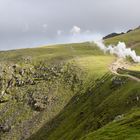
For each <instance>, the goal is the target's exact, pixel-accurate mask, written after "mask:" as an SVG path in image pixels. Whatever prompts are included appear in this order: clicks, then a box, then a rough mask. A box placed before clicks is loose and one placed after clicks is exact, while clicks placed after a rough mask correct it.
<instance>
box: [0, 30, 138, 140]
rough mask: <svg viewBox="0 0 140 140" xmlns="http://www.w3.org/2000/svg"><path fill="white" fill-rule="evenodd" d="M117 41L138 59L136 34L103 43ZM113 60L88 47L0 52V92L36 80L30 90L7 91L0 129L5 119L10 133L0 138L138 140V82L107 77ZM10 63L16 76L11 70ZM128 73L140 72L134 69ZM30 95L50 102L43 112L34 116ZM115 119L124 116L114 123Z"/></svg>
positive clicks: (26, 86)
mask: <svg viewBox="0 0 140 140" xmlns="http://www.w3.org/2000/svg"><path fill="white" fill-rule="evenodd" d="M118 41H124V42H125V43H126V44H127V46H128V47H129V46H130V47H133V49H135V50H136V51H137V53H138V54H140V47H139V43H140V30H135V31H132V32H130V33H128V34H124V35H121V36H117V37H113V38H110V39H108V40H105V43H106V44H116V43H117V42H118ZM115 59H116V57H115V56H112V55H109V54H104V53H103V52H102V51H101V50H100V49H99V48H98V47H97V46H96V45H95V44H93V43H89V42H85V43H74V44H60V45H52V46H43V47H39V48H31V49H20V50H12V51H5V52H4V51H3V52H0V67H1V68H0V69H2V70H1V73H3V72H2V71H3V69H4V70H5V71H6V72H5V74H3V75H2V79H1V80H0V81H1V82H2V83H3V85H4V86H3V85H1V84H0V86H1V89H0V93H2V91H3V88H5V87H6V85H7V84H6V83H7V82H8V81H9V80H10V79H11V77H12V78H13V79H14V80H15V79H16V78H15V77H17V78H18V79H20V80H23V81H27V80H28V79H30V80H34V81H35V84H33V85H31V84H29V83H28V82H27V83H26V84H24V85H23V86H13V87H11V88H9V89H8V92H7V93H6V98H7V99H8V102H5V103H2V104H0V124H3V123H4V124H5V123H6V122H7V121H8V120H10V121H11V122H9V121H8V122H7V123H8V124H10V125H11V130H10V132H7V133H1V132H0V138H1V139H3V140H7V139H11V140H16V139H22V138H23V139H27V138H29V139H30V140H46V139H47V140H78V139H81V140H84V139H85V140H92V139H95V140H96V139H97V140H98V139H99V140H100V139H101V140H102V139H119V140H120V139H123V138H125V139H130V140H131V139H132V140H133V139H138V138H139V137H140V121H139V116H140V111H139V107H140V101H139V98H140V95H139V90H140V83H139V82H136V81H133V80H132V79H129V78H127V77H125V76H122V77H119V76H115V75H113V74H111V72H110V71H109V69H108V67H109V65H110V64H111V63H112V62H113V61H114V60H115ZM14 64H17V69H16V72H14V71H13V69H12V68H11V66H12V65H14ZM31 68H32V69H31ZM22 69H25V71H26V72H25V74H24V76H21V75H20V74H19V72H18V71H20V70H22ZM44 69H45V70H44ZM130 69H132V70H133V71H135V70H137V71H139V70H140V69H139V65H137V64H133V66H132V67H130ZM34 74H37V75H39V78H35V77H34ZM12 75H14V76H15V77H13V76H12ZM44 75H45V76H44ZM117 79H121V83H118V81H117ZM116 81H117V82H116ZM14 82H15V83H16V81H14ZM0 95H1V94H0ZM31 95H32V97H34V98H35V99H36V98H37V101H38V100H39V102H40V100H41V103H42V102H43V103H44V102H45V101H44V97H45V98H46V97H47V98H48V99H49V101H48V102H47V104H46V108H45V110H43V111H36V110H35V109H34V108H33V106H32V104H29V99H30V97H29V96H31ZM15 114H16V115H15ZM118 115H124V117H123V118H122V119H121V120H118V121H113V120H114V119H115V118H116V116H118Z"/></svg>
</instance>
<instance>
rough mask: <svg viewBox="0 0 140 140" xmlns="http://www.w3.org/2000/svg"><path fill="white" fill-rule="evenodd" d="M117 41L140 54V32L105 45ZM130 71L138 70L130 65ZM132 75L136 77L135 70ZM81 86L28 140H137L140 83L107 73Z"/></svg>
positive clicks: (122, 36) (130, 78)
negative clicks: (58, 111)
mask: <svg viewBox="0 0 140 140" xmlns="http://www.w3.org/2000/svg"><path fill="white" fill-rule="evenodd" d="M118 41H124V42H125V43H126V44H127V47H132V48H133V49H135V50H136V51H137V53H138V54H139V52H140V51H139V48H140V47H139V43H140V29H136V30H134V31H131V32H129V33H127V34H123V35H120V36H117V37H113V38H110V39H108V40H105V43H106V44H116V43H118ZM84 59H85V58H84ZM87 65H88V64H87ZM131 65H132V67H131ZM94 66H95V65H94ZM95 67H96V66H95ZM102 68H103V67H102ZM108 68H109V67H108ZM118 68H119V67H118ZM118 68H117V69H118ZM117 69H116V71H117ZM129 69H133V70H135V69H137V71H138V70H140V69H139V66H137V65H136V64H132V63H131V64H130V66H129ZM131 73H133V74H135V76H138V75H137V73H136V72H135V71H132V72H131ZM82 87H83V89H80V91H79V92H78V93H77V94H76V95H75V96H74V97H73V98H72V100H71V101H70V102H69V103H68V104H67V106H66V107H65V108H64V109H63V111H61V112H60V113H59V115H57V116H56V117H55V118H54V119H52V120H51V121H50V122H48V123H46V124H45V125H44V126H43V127H42V128H41V129H40V130H39V131H38V132H37V133H36V134H34V135H33V136H32V137H30V140H46V139H48V140H65V139H67V140H77V139H81V140H84V139H85V140H94V139H95V140H98V139H99V140H100V139H101V140H102V139H103V140H104V139H112V140H113V139H114V140H115V139H116V140H118V139H122V140H123V139H132V140H134V139H139V137H140V121H139V120H140V119H139V116H140V112H139V107H140V94H139V90H140V83H139V81H137V80H135V79H133V78H132V77H129V76H128V75H125V74H121V73H120V75H116V76H115V75H111V74H109V73H107V74H105V75H104V76H103V77H102V78H99V79H97V80H95V79H92V78H91V79H90V81H88V82H87V83H86V84H85V85H84V86H82ZM79 93H80V95H79Z"/></svg>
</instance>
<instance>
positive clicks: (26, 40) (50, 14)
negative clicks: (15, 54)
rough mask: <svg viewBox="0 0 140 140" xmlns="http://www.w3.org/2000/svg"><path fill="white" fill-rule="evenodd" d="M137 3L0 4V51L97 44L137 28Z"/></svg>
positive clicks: (17, 0) (45, 0) (5, 0)
mask: <svg viewBox="0 0 140 140" xmlns="http://www.w3.org/2000/svg"><path fill="white" fill-rule="evenodd" d="M139 6H140V0H0V50H9V49H17V48H18V49H19V48H28V47H37V46H42V45H47V44H57V43H70V42H81V41H89V40H97V39H100V38H101V37H102V36H104V35H106V34H108V33H112V32H122V31H127V30H129V29H130V28H135V27H137V26H139V25H140V8H139Z"/></svg>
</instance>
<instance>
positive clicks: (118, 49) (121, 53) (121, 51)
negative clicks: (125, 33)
mask: <svg viewBox="0 0 140 140" xmlns="http://www.w3.org/2000/svg"><path fill="white" fill-rule="evenodd" d="M95 43H96V44H97V46H98V47H99V48H100V49H101V50H102V51H104V52H105V53H107V52H109V53H110V54H114V55H117V56H118V57H120V58H127V57H131V58H132V60H133V61H134V62H138V63H140V56H137V54H136V52H135V51H134V50H132V49H131V48H126V44H125V43H124V42H119V43H118V44H117V45H116V46H115V45H109V46H105V45H104V43H103V41H95Z"/></svg>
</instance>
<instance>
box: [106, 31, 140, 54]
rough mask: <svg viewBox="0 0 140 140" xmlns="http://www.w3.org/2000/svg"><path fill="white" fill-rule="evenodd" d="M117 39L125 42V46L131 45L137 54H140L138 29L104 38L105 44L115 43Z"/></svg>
mask: <svg viewBox="0 0 140 140" xmlns="http://www.w3.org/2000/svg"><path fill="white" fill-rule="evenodd" d="M119 41H121V42H125V43H126V45H127V47H131V48H132V49H134V50H136V52H137V54H139V55H140V29H135V30H134V31H132V32H129V33H126V34H123V35H120V36H116V37H112V38H110V39H107V40H105V43H106V45H109V44H117V43H118V42H119Z"/></svg>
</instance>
